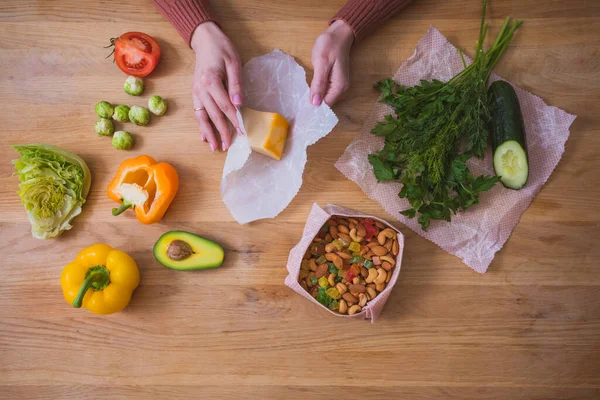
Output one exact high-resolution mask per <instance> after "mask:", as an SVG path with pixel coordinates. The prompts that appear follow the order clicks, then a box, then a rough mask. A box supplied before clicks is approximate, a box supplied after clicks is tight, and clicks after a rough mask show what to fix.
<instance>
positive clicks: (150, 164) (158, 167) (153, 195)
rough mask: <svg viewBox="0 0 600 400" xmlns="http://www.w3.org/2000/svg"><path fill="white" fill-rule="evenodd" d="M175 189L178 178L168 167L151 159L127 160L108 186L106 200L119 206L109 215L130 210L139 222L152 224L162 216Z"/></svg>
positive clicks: (145, 157) (141, 157)
mask: <svg viewBox="0 0 600 400" xmlns="http://www.w3.org/2000/svg"><path fill="white" fill-rule="evenodd" d="M178 188H179V176H178V175H177V171H175V168H173V167H172V166H171V165H170V164H167V163H165V162H160V163H157V162H156V160H155V159H154V158H152V157H150V156H139V157H135V158H130V159H127V160H125V161H123V162H122V163H121V165H120V166H119V170H118V171H117V174H116V175H115V177H114V178H113V180H112V181H111V182H110V184H109V185H108V197H109V198H111V199H112V200H114V201H116V202H117V203H121V206H120V207H119V208H113V210H112V214H113V215H119V214H121V213H123V212H124V211H125V210H127V209H128V208H133V211H134V212H135V216H136V217H137V219H138V220H139V221H140V222H141V223H144V224H153V223H155V222H158V221H160V219H161V218H162V217H163V216H164V215H165V212H166V211H167V208H169V205H171V202H172V201H173V198H174V197H175V194H176V193H177V189H178Z"/></svg>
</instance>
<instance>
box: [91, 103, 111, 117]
mask: <svg viewBox="0 0 600 400" xmlns="http://www.w3.org/2000/svg"><path fill="white" fill-rule="evenodd" d="M114 111H115V109H114V108H113V106H112V104H110V103H109V102H108V101H100V102H98V103H97V104H96V114H98V116H99V117H100V118H110V117H112V115H113V112H114Z"/></svg>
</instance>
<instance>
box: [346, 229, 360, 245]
mask: <svg viewBox="0 0 600 400" xmlns="http://www.w3.org/2000/svg"><path fill="white" fill-rule="evenodd" d="M349 235H350V238H351V239H352V240H353V241H355V242H356V243H360V242H362V241H363V237H362V236H358V235H357V234H356V229H352V230H351V231H350V233H349Z"/></svg>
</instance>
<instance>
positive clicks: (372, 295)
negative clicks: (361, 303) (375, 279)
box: [366, 286, 377, 300]
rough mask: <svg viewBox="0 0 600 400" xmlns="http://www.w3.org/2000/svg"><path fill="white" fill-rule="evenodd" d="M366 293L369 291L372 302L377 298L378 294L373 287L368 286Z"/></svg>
mask: <svg viewBox="0 0 600 400" xmlns="http://www.w3.org/2000/svg"><path fill="white" fill-rule="evenodd" d="M366 291H367V294H368V295H369V297H371V300H373V299H374V298H375V297H377V292H376V291H375V289H373V288H372V287H370V286H367V288H366Z"/></svg>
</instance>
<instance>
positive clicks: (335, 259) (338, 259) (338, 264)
mask: <svg viewBox="0 0 600 400" xmlns="http://www.w3.org/2000/svg"><path fill="white" fill-rule="evenodd" d="M325 259H326V260H327V261H331V262H332V263H333V265H335V267H336V268H337V269H341V268H342V267H343V266H344V262H343V261H342V259H341V257H340V256H338V255H337V254H334V253H327V254H325Z"/></svg>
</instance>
